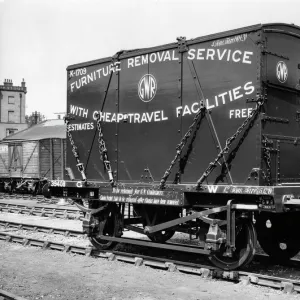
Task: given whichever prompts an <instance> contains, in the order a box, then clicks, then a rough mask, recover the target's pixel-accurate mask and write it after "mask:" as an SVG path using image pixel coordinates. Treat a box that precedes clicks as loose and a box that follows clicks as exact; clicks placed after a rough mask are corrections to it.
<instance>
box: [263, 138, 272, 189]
mask: <svg viewBox="0 0 300 300" xmlns="http://www.w3.org/2000/svg"><path fill="white" fill-rule="evenodd" d="M263 138H264V140H263V144H264V147H263V156H264V160H265V162H266V165H267V175H266V174H265V173H264V172H263V175H264V178H265V179H266V180H267V182H268V185H271V153H270V148H269V147H268V142H269V140H268V139H267V138H266V137H265V136H264V137H263Z"/></svg>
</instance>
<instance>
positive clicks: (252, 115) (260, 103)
mask: <svg viewBox="0 0 300 300" xmlns="http://www.w3.org/2000/svg"><path fill="white" fill-rule="evenodd" d="M263 104H264V98H259V99H258V100H257V101H256V107H255V109H253V110H252V111H251V113H250V115H249V116H248V117H247V118H246V120H245V121H244V122H243V124H242V125H241V126H240V127H239V128H238V129H237V131H236V132H235V133H234V134H233V135H232V136H231V137H230V138H228V139H227V140H226V144H225V147H224V148H223V149H222V150H221V151H220V152H219V154H218V155H217V157H216V159H215V160H214V161H213V162H211V163H210V164H209V166H208V167H207V168H206V170H205V171H204V173H203V174H202V176H201V177H200V178H199V179H198V181H197V183H196V188H197V189H199V188H200V187H201V184H202V183H203V181H204V180H205V179H206V178H207V177H208V175H209V174H210V173H211V172H212V171H213V170H214V169H215V167H216V166H217V163H218V161H219V160H220V159H221V158H222V157H223V156H224V154H227V153H228V151H229V149H230V146H231V145H232V143H233V142H234V141H235V140H236V138H237V137H238V136H239V135H240V134H241V132H242V131H243V130H244V128H245V127H246V126H247V125H248V123H249V122H251V120H252V119H254V118H256V115H257V114H258V113H259V112H260V109H261V107H262V106H263Z"/></svg>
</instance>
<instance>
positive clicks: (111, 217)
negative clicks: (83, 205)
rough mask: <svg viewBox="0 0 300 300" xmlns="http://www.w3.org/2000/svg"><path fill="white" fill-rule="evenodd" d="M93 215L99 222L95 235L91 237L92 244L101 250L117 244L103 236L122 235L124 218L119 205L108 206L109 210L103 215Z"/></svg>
mask: <svg viewBox="0 0 300 300" xmlns="http://www.w3.org/2000/svg"><path fill="white" fill-rule="evenodd" d="M91 217H92V218H96V220H95V221H96V222H97V223H98V225H97V226H95V228H94V231H93V236H92V237H90V238H89V239H90V241H91V243H92V245H93V246H94V247H96V248H97V249H100V250H105V249H109V248H112V247H113V246H115V245H116V244H117V242H114V241H108V240H105V239H103V238H101V236H102V235H107V236H110V237H120V236H122V226H121V220H122V219H121V214H120V213H119V211H118V208H117V206H116V205H113V206H108V208H107V210H105V212H103V214H102V215H101V216H98V217H97V216H95V217H93V216H91Z"/></svg>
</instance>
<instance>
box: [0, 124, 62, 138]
mask: <svg viewBox="0 0 300 300" xmlns="http://www.w3.org/2000/svg"><path fill="white" fill-rule="evenodd" d="M49 138H59V139H64V138H66V125H65V123H64V120H62V119H60V120H59V119H57V120H46V121H43V122H41V123H39V124H37V125H34V126H31V127H30V128H27V129H24V130H22V131H18V132H16V133H15V134H12V135H10V136H7V137H6V138H4V139H3V141H38V140H43V139H49Z"/></svg>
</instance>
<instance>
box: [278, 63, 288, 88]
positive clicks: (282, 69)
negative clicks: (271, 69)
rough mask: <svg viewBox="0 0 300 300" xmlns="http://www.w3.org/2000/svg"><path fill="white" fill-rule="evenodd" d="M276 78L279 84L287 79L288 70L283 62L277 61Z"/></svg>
mask: <svg viewBox="0 0 300 300" xmlns="http://www.w3.org/2000/svg"><path fill="white" fill-rule="evenodd" d="M276 76H277V79H278V80H279V82H281V83H285V82H286V80H287V78H288V68H287V66H286V64H285V62H283V61H279V62H278V63H277V66H276Z"/></svg>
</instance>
